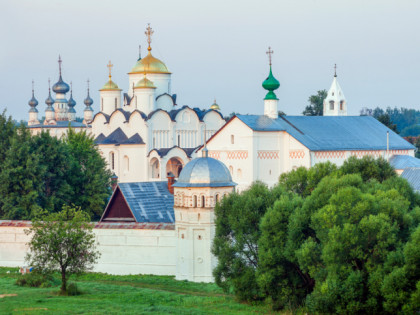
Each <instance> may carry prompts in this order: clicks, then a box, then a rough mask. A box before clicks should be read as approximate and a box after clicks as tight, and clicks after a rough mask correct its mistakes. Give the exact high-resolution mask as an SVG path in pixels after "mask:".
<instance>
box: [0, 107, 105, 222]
mask: <svg viewBox="0 0 420 315" xmlns="http://www.w3.org/2000/svg"><path fill="white" fill-rule="evenodd" d="M0 143H3V144H4V145H2V146H0V195H1V196H2V198H0V218H1V219H14V220H31V219H32V218H34V217H35V216H36V215H37V213H38V212H39V211H40V210H41V209H44V210H46V211H47V212H49V213H53V212H58V211H60V209H61V207H62V206H63V204H75V205H76V206H80V207H83V209H85V210H86V212H88V214H89V215H90V217H91V218H93V219H95V218H98V217H100V215H101V214H102V210H103V207H104V205H105V201H106V198H107V197H108V196H109V193H110V178H111V173H110V172H109V171H108V170H107V168H106V163H105V161H104V160H103V159H102V157H101V156H100V154H99V152H98V150H97V148H96V147H95V144H94V141H93V138H92V137H91V136H89V135H87V134H86V133H85V132H81V133H76V132H74V131H73V130H71V129H70V130H69V132H68V134H67V135H66V136H65V137H63V139H57V138H56V137H52V136H51V135H50V134H49V133H48V132H42V133H41V134H39V135H37V136H31V135H30V132H29V130H28V129H26V128H25V127H24V126H20V127H15V125H14V124H11V118H10V117H9V118H6V116H5V114H4V113H3V114H2V115H0Z"/></svg>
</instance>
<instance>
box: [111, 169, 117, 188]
mask: <svg viewBox="0 0 420 315" xmlns="http://www.w3.org/2000/svg"><path fill="white" fill-rule="evenodd" d="M117 184H118V176H117V175H115V173H114V175H112V177H111V188H112V191H114V190H115V188H117Z"/></svg>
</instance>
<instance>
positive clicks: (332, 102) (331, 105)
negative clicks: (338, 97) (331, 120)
mask: <svg viewBox="0 0 420 315" xmlns="http://www.w3.org/2000/svg"><path fill="white" fill-rule="evenodd" d="M330 110H334V101H330Z"/></svg>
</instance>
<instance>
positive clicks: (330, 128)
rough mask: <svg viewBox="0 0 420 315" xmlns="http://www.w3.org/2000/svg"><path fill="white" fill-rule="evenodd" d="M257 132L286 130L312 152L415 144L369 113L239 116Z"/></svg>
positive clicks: (381, 148) (406, 148)
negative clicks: (353, 114)
mask: <svg viewBox="0 0 420 315" xmlns="http://www.w3.org/2000/svg"><path fill="white" fill-rule="evenodd" d="M236 117H238V118H239V119H240V120H241V121H242V122H243V123H245V124H246V125H247V126H248V127H250V128H251V129H252V130H255V131H286V132H288V133H289V134H290V135H291V136H293V137H294V138H295V139H296V140H298V141H299V142H300V143H302V144H303V145H304V146H306V147H307V148H308V149H309V150H311V151H329V150H386V149H387V136H386V133H387V131H389V149H390V150H414V149H415V147H414V146H413V145H411V144H410V143H409V142H407V141H406V140H404V139H403V138H402V137H400V136H399V135H398V134H396V133H395V132H393V131H392V130H391V129H389V128H388V127H386V126H385V125H383V124H382V123H380V122H379V121H377V120H376V119H375V118H373V117H370V116H280V117H279V118H277V119H271V118H269V117H267V116H262V115H237V116H236Z"/></svg>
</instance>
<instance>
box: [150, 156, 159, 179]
mask: <svg viewBox="0 0 420 315" xmlns="http://www.w3.org/2000/svg"><path fill="white" fill-rule="evenodd" d="M150 168H151V174H150V175H151V177H152V178H159V177H160V163H159V160H158V159H157V158H153V159H152V160H151V161H150Z"/></svg>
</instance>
